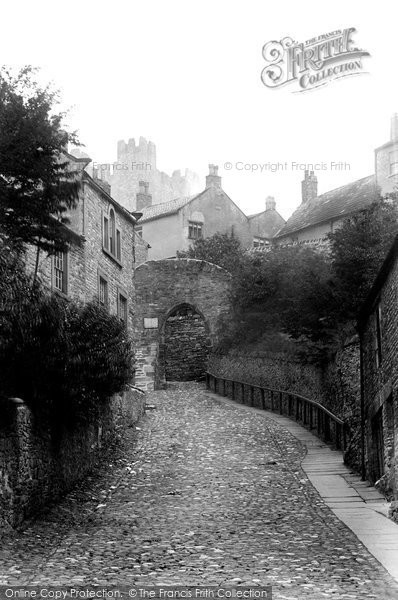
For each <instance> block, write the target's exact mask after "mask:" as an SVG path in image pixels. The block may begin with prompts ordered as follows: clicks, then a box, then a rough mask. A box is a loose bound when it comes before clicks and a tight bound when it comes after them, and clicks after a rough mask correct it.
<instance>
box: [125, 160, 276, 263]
mask: <svg viewBox="0 0 398 600" xmlns="http://www.w3.org/2000/svg"><path fill="white" fill-rule="evenodd" d="M136 206H137V210H139V211H141V212H142V217H141V219H140V222H139V227H138V229H139V230H140V231H141V233H142V237H143V239H144V240H146V241H147V242H148V243H149V245H150V249H149V254H148V256H149V259H151V260H157V259H162V258H170V257H173V256H176V253H177V251H178V250H186V249H188V248H189V246H190V245H191V244H192V243H193V242H194V241H195V240H196V239H199V238H202V237H203V238H207V237H211V236H212V235H214V234H215V233H228V234H234V235H235V236H236V237H237V238H239V240H240V241H241V243H242V245H243V247H246V248H249V247H251V246H252V245H253V243H255V245H258V246H260V245H261V246H263V245H266V244H267V243H268V242H269V240H270V239H271V238H272V237H273V235H274V234H275V233H276V231H277V230H278V229H280V227H281V226H282V224H283V223H284V220H283V219H282V217H281V216H280V215H279V213H278V212H277V211H276V205H275V200H274V199H273V198H269V199H268V200H267V204H266V210H265V211H263V212H262V213H258V214H256V215H252V216H251V217H247V216H246V215H245V214H244V213H243V212H242V210H241V209H240V208H239V207H238V206H237V205H236V204H235V203H234V202H233V200H231V198H230V197H229V196H228V195H227V194H226V193H225V192H224V190H223V189H222V185H221V177H220V176H219V175H218V167H217V166H215V165H209V174H208V175H207V177H206V187H205V189H204V190H203V191H202V192H200V193H199V194H197V195H195V196H186V197H180V198H175V199H173V200H170V201H169V202H164V203H162V204H153V199H152V195H151V193H150V189H149V188H148V186H147V185H146V184H145V182H144V181H142V182H141V183H140V188H139V193H138V194H137V198H136Z"/></svg>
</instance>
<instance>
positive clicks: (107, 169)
mask: <svg viewBox="0 0 398 600" xmlns="http://www.w3.org/2000/svg"><path fill="white" fill-rule="evenodd" d="M93 175H94V177H95V178H96V177H98V178H99V179H102V180H103V181H105V182H106V183H108V184H109V185H110V193H111V195H112V197H113V198H114V199H115V200H116V201H117V202H119V204H121V205H122V206H124V207H125V208H127V210H130V211H133V210H136V209H137V208H138V207H137V206H136V194H137V193H139V182H140V181H144V182H145V183H147V184H148V187H149V189H150V190H151V195H152V201H153V204H161V203H163V202H168V201H169V200H173V199H174V198H177V197H181V196H188V195H189V194H193V193H195V192H197V191H199V188H200V181H199V177H198V175H197V174H196V173H194V172H193V171H190V170H189V169H185V172H184V173H183V174H182V173H181V171H179V170H177V171H173V174H172V175H171V176H170V175H167V173H164V172H163V171H159V169H158V168H157V164H156V146H155V144H154V143H153V142H150V141H148V140H146V139H145V138H143V137H140V138H139V142H138V144H136V141H135V139H134V138H132V139H129V140H128V142H127V143H126V142H125V141H124V140H120V141H119V142H118V144H117V160H116V161H115V162H114V163H112V164H109V163H94V166H93Z"/></svg>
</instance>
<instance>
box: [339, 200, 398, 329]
mask: <svg viewBox="0 0 398 600" xmlns="http://www.w3.org/2000/svg"><path fill="white" fill-rule="evenodd" d="M395 196H396V195H395V194H394V195H393V196H392V197H391V198H390V199H387V200H383V199H380V200H379V201H377V202H374V203H373V204H372V205H371V206H369V207H368V208H366V209H364V210H361V211H359V212H357V213H355V214H354V215H352V216H350V217H349V218H347V219H345V221H344V222H343V225H342V227H340V228H339V229H337V230H336V231H335V232H334V233H331V234H329V240H330V242H331V259H332V264H333V282H334V286H335V291H334V293H335V295H336V306H337V307H338V314H337V318H338V319H339V321H341V322H345V321H347V320H350V319H355V318H356V316H357V314H358V310H359V308H360V306H361V305H362V303H363V302H364V300H365V298H366V296H367V294H368V293H369V291H370V288H371V286H372V284H373V282H374V280H375V278H376V275H377V273H378V271H379V269H380V267H381V265H382V263H383V261H384V259H385V257H386V255H387V252H388V250H389V249H390V247H391V245H392V243H393V240H394V238H395V236H396V235H397V233H398V207H397V202H396V199H395Z"/></svg>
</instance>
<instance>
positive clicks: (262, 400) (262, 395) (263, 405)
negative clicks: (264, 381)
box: [260, 388, 265, 410]
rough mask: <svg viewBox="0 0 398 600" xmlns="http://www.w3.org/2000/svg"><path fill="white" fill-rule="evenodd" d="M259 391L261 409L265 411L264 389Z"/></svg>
mask: <svg viewBox="0 0 398 600" xmlns="http://www.w3.org/2000/svg"><path fill="white" fill-rule="evenodd" d="M260 390H261V408H262V409H263V410H265V390H264V388H260Z"/></svg>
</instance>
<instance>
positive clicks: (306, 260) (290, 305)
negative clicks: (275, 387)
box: [229, 246, 333, 349]
mask: <svg viewBox="0 0 398 600" xmlns="http://www.w3.org/2000/svg"><path fill="white" fill-rule="evenodd" d="M329 279H330V260H328V258H327V256H326V255H325V254H323V253H320V252H317V251H315V250H314V249H312V248H307V247H303V248H301V247H293V246H290V247H278V246H276V247H273V248H272V249H271V250H270V251H269V252H265V253H264V252H262V253H255V254H250V255H247V256H246V257H245V261H244V263H243V265H242V268H241V269H240V270H239V271H238V272H237V273H236V274H235V281H234V286H233V289H234V291H233V306H234V311H235V320H234V322H235V323H236V325H235V327H234V330H233V331H232V332H230V334H229V335H230V337H231V335H232V337H233V338H234V340H235V342H238V343H242V342H247V341H249V342H251V343H254V342H256V341H258V340H260V339H263V340H264V343H265V345H266V346H267V347H268V345H269V344H268V341H269V340H271V347H270V348H268V349H272V344H275V341H276V340H277V336H276V334H277V333H278V332H279V334H288V335H289V336H290V337H291V338H293V339H300V343H301V344H303V339H304V338H308V339H311V340H312V342H313V344H314V345H315V346H320V347H322V346H323V345H324V344H325V343H327V342H328V341H329V331H328V330H329V328H330V322H329V311H330V310H331V309H332V306H333V297H332V295H331V293H330V287H329ZM285 345H286V344H285Z"/></svg>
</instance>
